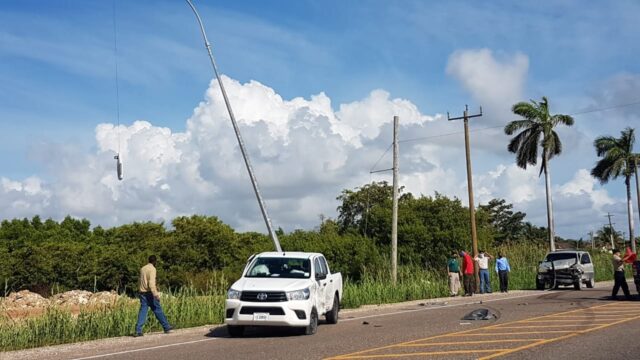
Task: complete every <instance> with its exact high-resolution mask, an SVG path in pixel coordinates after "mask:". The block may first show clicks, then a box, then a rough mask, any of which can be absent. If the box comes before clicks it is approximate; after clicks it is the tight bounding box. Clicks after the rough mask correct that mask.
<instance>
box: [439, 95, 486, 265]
mask: <svg viewBox="0 0 640 360" xmlns="http://www.w3.org/2000/svg"><path fill="white" fill-rule="evenodd" d="M480 116H482V107H480V113H479V114H474V115H469V106H468V105H465V108H464V115H462V116H461V117H456V118H452V117H450V116H449V113H448V112H447V119H449V121H452V120H464V147H465V152H466V157H467V190H468V191H469V215H470V219H471V242H472V244H473V256H474V257H475V256H478V233H477V230H476V211H475V207H474V204H473V177H472V175H471V149H470V145H469V119H471V118H474V117H480ZM476 274H477V271H476Z"/></svg>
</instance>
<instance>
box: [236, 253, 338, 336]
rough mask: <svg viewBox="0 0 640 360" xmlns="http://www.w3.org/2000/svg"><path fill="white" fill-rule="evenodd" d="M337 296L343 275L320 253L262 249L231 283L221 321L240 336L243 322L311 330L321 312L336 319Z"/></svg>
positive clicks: (304, 331) (316, 323)
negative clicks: (333, 268)
mask: <svg viewBox="0 0 640 360" xmlns="http://www.w3.org/2000/svg"><path fill="white" fill-rule="evenodd" d="M341 300H342V275H341V274H340V273H333V274H332V273H331V271H330V270H329V265H328V264H327V260H326V259H325V258H324V256H323V255H322V254H319V253H305V252H265V253H260V254H258V255H254V256H252V257H251V258H249V261H248V262H247V266H245V269H244V271H243V272H242V277H241V278H240V280H238V281H236V282H235V283H234V284H233V285H231V288H230V289H229V291H228V292H227V300H226V303H225V321H224V322H225V324H227V329H228V331H229V335H231V336H233V337H238V336H242V335H243V334H244V329H245V326H291V327H299V328H300V330H301V331H302V333H304V334H305V335H312V334H315V332H316V331H317V329H318V318H319V316H323V315H324V316H325V318H326V320H327V323H329V324H335V323H337V322H338V312H339V311H340V301H341Z"/></svg>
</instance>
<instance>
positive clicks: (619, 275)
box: [611, 249, 631, 300]
mask: <svg viewBox="0 0 640 360" xmlns="http://www.w3.org/2000/svg"><path fill="white" fill-rule="evenodd" d="M630 256H631V255H627V256H625V257H622V258H621V257H620V250H617V249H616V250H613V259H612V263H613V281H614V283H613V290H612V291H611V299H613V300H618V290H620V288H621V287H622V292H623V293H624V297H625V298H626V299H627V300H631V294H630V293H629V286H628V285H627V279H626V278H625V276H624V262H625V260H627V259H628V258H629V257H630Z"/></svg>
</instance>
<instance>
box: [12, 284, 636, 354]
mask: <svg viewBox="0 0 640 360" xmlns="http://www.w3.org/2000/svg"><path fill="white" fill-rule="evenodd" d="M630 288H632V289H635V287H634V286H630ZM610 289H611V285H610V284H607V283H604V284H598V286H597V287H596V288H595V289H584V290H582V291H573V290H569V289H567V290H564V289H563V290H556V291H544V292H542V291H524V292H511V293H509V294H491V295H476V296H474V297H471V298H455V299H451V298H450V299H437V300H425V301H419V302H410V303H403V304H396V305H392V306H383V307H371V308H367V309H362V310H356V311H343V312H341V314H340V322H339V323H338V324H337V325H325V324H321V326H320V327H319V329H318V333H317V334H315V335H313V336H301V335H296V334H294V333H292V332H291V331H288V329H252V330H251V331H249V332H248V333H247V336H246V337H244V338H239V339H236V338H233V339H232V338H229V337H228V336H227V333H226V330H225V328H224V327H223V326H222V327H216V328H211V327H201V328H195V329H187V330H181V331H177V332H176V333H174V334H169V335H164V334H151V335H147V336H144V337H142V338H117V339H108V340H99V341H92V342H87V343H82V344H73V345H62V346H54V347H47V348H41V349H34V350H27V351H20V352H8V353H0V358H1V359H2V360H5V359H7V360H8V359H78V360H79V359H106V360H109V359H149V360H151V359H153V360H157V359H259V360H265V359H328V358H333V359H338V358H340V359H371V358H373V359H402V358H409V359H420V358H429V359H431V358H436V359H437V358H442V359H478V358H484V359H491V358H496V357H497V358H500V359H551V358H553V359H563V358H564V359H609V358H623V359H634V358H640V342H639V341H638V335H639V334H640V301H610V300H607V299H606V297H607V295H609V293H610ZM480 302H482V303H480ZM478 308H486V309H489V310H490V311H491V312H493V313H494V314H495V315H496V317H495V318H494V319H493V320H482V321H464V320H461V318H462V317H463V316H464V315H465V314H467V313H469V312H470V311H472V310H475V309H478Z"/></svg>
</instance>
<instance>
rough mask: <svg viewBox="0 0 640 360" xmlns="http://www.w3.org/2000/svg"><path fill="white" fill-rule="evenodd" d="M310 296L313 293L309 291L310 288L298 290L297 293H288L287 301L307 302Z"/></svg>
mask: <svg viewBox="0 0 640 360" xmlns="http://www.w3.org/2000/svg"><path fill="white" fill-rule="evenodd" d="M309 295H311V291H309V288H306V289H302V290H296V291H289V292H287V299H288V300H307V299H308V298H309Z"/></svg>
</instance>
